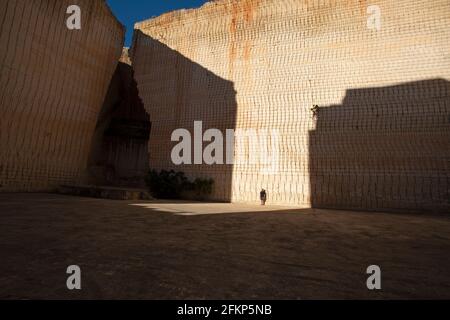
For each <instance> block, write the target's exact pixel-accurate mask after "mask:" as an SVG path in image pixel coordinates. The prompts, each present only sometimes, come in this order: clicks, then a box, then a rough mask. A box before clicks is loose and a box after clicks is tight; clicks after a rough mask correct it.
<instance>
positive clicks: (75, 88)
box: [0, 0, 124, 191]
mask: <svg viewBox="0 0 450 320" xmlns="http://www.w3.org/2000/svg"><path fill="white" fill-rule="evenodd" d="M70 5H78V6H79V7H80V9H81V30H69V29H68V28H67V27H66V20H67V18H68V17H69V16H70V15H68V14H67V13H66V11H67V8H68V7H69V6H70ZM0 26H1V27H0V111H1V118H0V191H47V190H51V189H53V188H54V187H56V186H57V185H59V184H66V183H67V184H68V183H79V182H82V181H83V179H84V175H85V169H86V165H87V159H88V155H89V151H90V144H91V140H92V135H93V132H94V129H95V125H96V122H97V117H98V113H99V112H100V109H101V106H102V103H103V100H104V98H105V93H106V90H107V88H108V84H109V82H110V80H111V77H112V74H113V72H114V70H115V67H116V64H117V61H118V59H119V57H120V55H121V52H122V46H123V37H124V28H123V26H122V25H121V24H120V23H119V22H118V21H117V20H116V19H115V17H114V16H113V15H112V13H111V11H110V9H109V8H108V6H107V5H106V3H105V2H104V1H103V0H94V1H93V0H70V1H69V0H33V1H30V0H9V1H0Z"/></svg>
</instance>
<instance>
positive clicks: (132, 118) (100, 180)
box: [88, 49, 150, 187]
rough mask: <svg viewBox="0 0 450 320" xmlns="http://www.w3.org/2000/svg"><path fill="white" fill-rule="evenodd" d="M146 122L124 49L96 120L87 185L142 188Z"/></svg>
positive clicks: (145, 166) (147, 122) (126, 51)
mask: <svg viewBox="0 0 450 320" xmlns="http://www.w3.org/2000/svg"><path fill="white" fill-rule="evenodd" d="M149 134H150V119H149V116H148V114H147V113H146V112H145V109H144V105H143V103H142V101H141V99H140V98H139V93H138V91H137V86H136V81H135V80H134V77H133V68H132V66H131V61H130V58H129V56H128V50H127V49H124V51H123V54H122V56H121V58H120V61H119V64H118V65H117V68H116V72H115V73H114V76H113V78H112V80H111V83H110V85H109V89H108V93H107V94H106V99H105V102H104V103H103V107H102V110H101V112H100V115H99V117H98V122H97V126H96V129H95V134H94V138H93V143H92V151H91V155H90V157H89V166H88V168H89V169H88V171H89V183H90V184H95V185H103V186H105V185H109V186H110V185H115V186H126V187H144V186H145V183H144V177H145V175H146V174H147V172H148V168H149V160H148V139H149Z"/></svg>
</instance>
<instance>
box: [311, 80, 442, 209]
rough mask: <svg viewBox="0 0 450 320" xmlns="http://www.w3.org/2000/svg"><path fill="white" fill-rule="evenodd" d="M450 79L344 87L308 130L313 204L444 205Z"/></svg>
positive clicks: (350, 206) (367, 206)
mask: <svg viewBox="0 0 450 320" xmlns="http://www.w3.org/2000/svg"><path fill="white" fill-rule="evenodd" d="M449 114H450V83H449V82H448V81H446V80H443V79H432V80H424V81H418V82H411V83H405V84H399V85H395V86H390V87H380V88H365V89H352V90H348V91H347V94H346V97H345V99H344V100H343V103H342V105H336V106H333V105H332V106H327V107H320V108H319V110H318V112H317V114H316V116H315V117H316V128H315V130H313V131H310V135H309V154H310V182H311V204H312V206H313V207H320V208H342V209H368V210H392V209H398V210H426V211H429V210H430V211H445V210H449V209H450V206H449V200H448V199H450V197H449V187H450V185H449V164H448V159H449V158H450V140H449V134H450V131H449V121H450V118H449Z"/></svg>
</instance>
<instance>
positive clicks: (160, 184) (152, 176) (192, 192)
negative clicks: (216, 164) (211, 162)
mask: <svg viewBox="0 0 450 320" xmlns="http://www.w3.org/2000/svg"><path fill="white" fill-rule="evenodd" d="M145 182H146V184H147V186H148V188H149V189H150V192H151V193H152V194H153V196H155V197H156V198H160V199H181V198H191V197H192V198H194V199H195V200H204V199H206V198H207V197H208V196H209V195H210V194H211V193H212V191H213V186H214V180H213V179H201V178H197V179H195V180H194V182H191V181H189V180H188V179H187V178H186V176H185V175H184V173H183V172H175V171H173V170H171V171H166V170H162V171H161V172H159V173H158V172H157V171H155V170H151V171H150V172H149V173H148V175H147V176H146V178H145Z"/></svg>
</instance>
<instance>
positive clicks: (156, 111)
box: [132, 30, 237, 201]
mask: <svg viewBox="0 0 450 320" xmlns="http://www.w3.org/2000/svg"><path fill="white" fill-rule="evenodd" d="M132 60H133V65H134V67H135V70H138V72H137V73H136V79H137V82H138V85H139V91H140V94H141V97H142V99H143V101H144V104H145V108H146V110H147V111H148V112H149V114H150V118H151V119H152V132H151V135H150V143H149V154H150V168H151V169H155V170H157V171H160V170H163V169H164V170H175V171H182V172H184V173H185V174H186V176H187V177H188V178H190V179H194V178H198V177H201V178H212V179H214V181H215V186H214V191H213V195H212V196H211V197H210V199H208V200H215V201H230V200H231V187H232V173H233V166H232V165H228V164H226V156H227V153H226V150H225V140H226V138H225V136H226V130H227V129H235V127H236V112H237V102H236V91H235V89H234V85H233V82H231V81H228V80H225V79H223V78H221V77H219V76H217V75H216V74H214V73H212V72H211V71H209V70H207V69H206V68H204V67H202V66H201V65H199V64H198V63H196V62H193V61H191V60H190V59H188V58H186V57H185V56H183V55H182V54H180V53H179V52H177V51H175V50H173V49H171V48H169V47H168V46H166V45H165V44H163V43H161V42H160V41H158V40H155V39H153V38H152V37H150V36H147V35H145V34H144V33H142V32H141V31H138V30H135V38H134V41H133V48H132ZM194 121H202V127H203V133H205V131H206V130H208V129H218V130H220V131H221V133H222V134H223V137H224V141H223V146H224V147H223V149H222V150H223V160H224V164H219V165H207V164H204V162H203V164H202V165H198V164H190V165H189V164H182V165H175V164H174V163H173V161H172V158H171V152H172V149H173V148H174V147H175V146H176V145H178V144H179V142H177V141H173V142H172V141H171V136H172V133H173V131H174V130H176V129H187V130H188V131H189V132H190V134H191V137H192V138H191V141H192V148H191V160H192V163H194V154H195V143H194V140H195V135H194ZM210 143H211V141H205V142H203V148H202V150H205V149H206V148H207V146H208V145H209V144H210ZM205 151H206V150H205ZM181 154H182V155H184V154H183V153H181ZM213 155H218V153H216V152H213Z"/></svg>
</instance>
